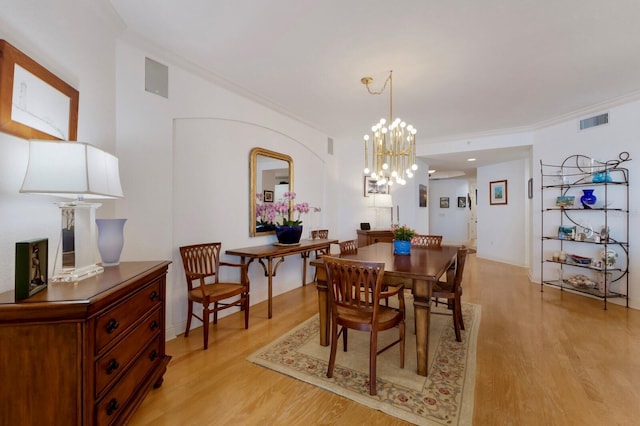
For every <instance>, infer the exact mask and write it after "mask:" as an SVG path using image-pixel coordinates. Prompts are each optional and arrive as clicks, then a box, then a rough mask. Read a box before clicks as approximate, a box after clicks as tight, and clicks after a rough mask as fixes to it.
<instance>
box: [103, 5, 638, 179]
mask: <svg viewBox="0 0 640 426" xmlns="http://www.w3.org/2000/svg"><path fill="white" fill-rule="evenodd" d="M105 1H110V3H111V4H112V6H113V7H114V8H115V10H116V11H117V13H118V14H119V15H120V17H121V18H122V20H123V21H124V22H125V24H126V26H127V30H126V33H127V34H128V35H130V36H134V37H141V38H143V39H146V40H148V41H151V42H153V43H154V44H156V45H158V46H160V47H161V48H162V49H164V50H167V51H169V52H171V53H172V54H173V55H177V56H179V57H181V58H183V59H184V60H186V61H188V62H190V63H192V64H194V65H196V66H198V67H201V68H202V69H204V70H207V72H209V73H210V74H211V75H212V76H213V77H214V79H216V80H217V81H218V82H219V81H226V82H228V85H229V86H232V87H236V89H238V90H239V91H241V92H243V93H244V94H250V95H251V96H252V97H254V98H255V99H259V100H261V101H262V102H264V103H266V104H268V105H270V106H272V107H275V108H277V109H279V110H281V111H283V112H286V113H288V114H290V115H292V116H294V117H296V118H299V119H301V120H303V121H304V122H306V123H308V124H310V125H312V126H314V127H316V128H317V129H320V130H322V131H323V132H325V133H327V134H328V135H330V136H332V137H334V138H335V139H336V140H337V141H338V142H339V143H350V142H352V143H361V142H360V141H361V140H362V136H363V135H364V133H366V132H368V130H369V129H370V128H371V126H372V125H373V124H375V122H377V121H378V119H379V118H380V117H388V115H389V97H388V91H386V92H385V93H384V94H383V95H381V96H372V95H370V94H369V93H368V92H367V90H366V88H365V87H364V86H363V85H362V84H361V83H360V79H361V77H363V76H372V77H373V78H374V81H373V84H372V88H373V89H374V90H377V89H381V88H382V84H383V83H384V80H385V79H386V77H387V75H388V72H389V70H393V101H394V102H393V110H394V115H395V116H400V117H402V118H403V119H404V120H406V121H407V122H408V123H411V124H413V125H414V126H415V127H417V129H418V135H417V143H419V144H420V143H427V142H429V141H435V140H440V141H441V140H443V139H446V138H448V137H453V136H454V135H469V134H471V135H473V134H476V135H477V134H480V133H483V132H491V131H496V130H497V129H511V128H522V127H529V126H532V125H535V124H536V123H540V122H544V121H546V120H550V119H552V118H554V117H559V116H563V115H565V114H569V113H572V112H574V111H577V110H581V109H583V108H587V107H589V106H592V105H595V104H598V103H601V102H604V101H608V100H611V99H614V98H617V97H620V96H623V95H627V94H629V93H631V92H635V91H638V90H639V89H640V24H639V18H640V1H639V0H610V1H602V0H599V1H595V0H482V1H470V0H395V1H389V0H384V1H382V0H320V1H318V0H313V1H311V0H233V1H230V0H229V1H222V0H188V1H177V0H136V1H132V0H105ZM520 151H521V150H515V154H520ZM501 154H502V153H501V152H494V153H493V156H492V157H491V158H493V159H494V160H493V161H496V160H497V161H502V157H501V156H500V155H501ZM504 154H506V155H508V156H512V155H514V152H512V150H506V151H505V152H504ZM465 155H466V154H465ZM509 159H510V158H509ZM435 160H436V159H433V161H435ZM441 160H444V161H445V162H446V161H450V162H454V161H457V160H456V159H455V158H449V159H447V158H446V156H445V158H439V159H438V161H441ZM463 160H466V158H464V159H463ZM463 165H464V166H466V165H465V164H463V163H455V164H451V165H450V166H448V167H450V168H460V167H462V166H463Z"/></svg>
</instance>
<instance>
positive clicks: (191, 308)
mask: <svg viewBox="0 0 640 426" xmlns="http://www.w3.org/2000/svg"><path fill="white" fill-rule="evenodd" d="M191 317H193V302H192V301H189V310H188V312H187V329H186V330H185V331H184V337H189V330H190V329H191Z"/></svg>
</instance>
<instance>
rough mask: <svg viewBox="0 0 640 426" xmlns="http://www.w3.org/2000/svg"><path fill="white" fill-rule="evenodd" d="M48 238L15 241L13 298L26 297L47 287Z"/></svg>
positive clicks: (20, 298)
mask: <svg viewBox="0 0 640 426" xmlns="http://www.w3.org/2000/svg"><path fill="white" fill-rule="evenodd" d="M48 259H49V240H48V239H46V238H41V239H35V240H29V241H19V242H17V243H16V278H15V290H16V291H15V294H16V296H15V299H16V300H22V299H27V298H29V297H31V296H33V295H34V294H36V293H37V292H39V291H41V290H44V289H45V288H47V281H48V279H49V274H48Z"/></svg>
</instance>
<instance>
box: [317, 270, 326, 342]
mask: <svg viewBox="0 0 640 426" xmlns="http://www.w3.org/2000/svg"><path fill="white" fill-rule="evenodd" d="M316 283H317V284H316V288H317V289H318V312H319V314H320V346H329V288H328V287H327V271H325V269H324V268H318V267H316Z"/></svg>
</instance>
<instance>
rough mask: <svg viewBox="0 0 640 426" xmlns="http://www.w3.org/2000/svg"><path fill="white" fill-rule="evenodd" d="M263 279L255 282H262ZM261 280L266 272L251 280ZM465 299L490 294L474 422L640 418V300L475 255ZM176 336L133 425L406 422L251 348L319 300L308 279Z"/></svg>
mask: <svg viewBox="0 0 640 426" xmlns="http://www.w3.org/2000/svg"><path fill="white" fill-rule="evenodd" d="M252 284H253V283H252ZM253 285H256V284H253ZM463 301H466V302H470V303H477V304H480V305H482V319H481V322H480V331H479V336H478V351H477V372H476V388H475V410H474V417H473V419H474V421H473V424H474V425H518V426H520V425H536V426H537V425H637V424H640V311H637V310H633V309H626V308H623V307H619V306H616V305H614V304H612V303H610V304H609V309H608V310H606V311H605V310H603V309H602V302H601V301H599V300H594V299H590V298H586V297H584V296H580V295H575V294H571V293H570V292H566V291H565V292H560V291H559V290H557V289H553V288H545V291H544V292H542V293H541V292H540V286H539V285H534V284H531V283H530V282H529V280H528V278H527V275H526V270H525V269H523V268H518V267H514V266H510V265H505V264H501V263H496V262H490V261H486V260H482V259H476V256H475V255H470V257H469V259H468V261H467V265H466V268H465V281H464V294H463ZM273 303H274V305H273V312H274V315H273V318H272V319H271V320H268V319H267V307H266V302H263V303H260V304H257V305H255V306H252V307H251V318H250V324H249V330H246V331H245V330H244V329H243V320H242V315H241V314H239V313H238V314H233V315H231V316H229V317H226V318H223V319H221V320H220V321H219V322H218V325H217V326H212V330H211V332H210V336H209V338H210V342H209V349H208V350H207V351H203V350H202V332H201V330H202V329H201V328H199V329H196V330H193V331H192V332H191V334H190V335H189V337H188V338H184V337H183V336H178V337H177V338H176V339H174V340H171V341H169V342H167V353H168V354H170V355H172V356H173V359H172V360H171V363H170V364H169V369H168V370H167V373H166V375H165V380H164V384H163V385H162V387H160V388H159V389H157V390H154V391H152V392H151V393H150V394H149V395H148V396H147V398H146V399H145V401H144V402H143V403H142V405H141V406H140V408H139V409H138V411H137V412H136V414H135V415H134V417H133V419H132V421H131V422H130V424H131V425H154V426H157V425H172V426H173V425H403V424H406V423H405V422H402V421H400V420H397V419H395V418H393V417H390V416H388V415H386V414H383V413H381V412H378V411H376V410H372V409H369V408H366V407H364V406H362V405H360V404H357V403H355V402H351V401H349V400H347V399H345V398H342V397H340V396H336V395H334V394H332V393H330V392H327V391H324V390H322V389H319V388H317V387H314V386H311V385H309V384H306V383H303V382H300V381H297V380H295V379H292V378H289V377H286V376H284V375H281V374H278V373H275V372H272V371H270V370H267V369H265V368H262V367H258V366H256V365H253V364H251V363H249V362H248V361H246V360H245V358H246V357H247V355H249V354H250V353H252V352H254V351H255V350H257V349H259V348H260V347H262V346H263V345H265V344H266V343H268V342H270V341H272V340H273V339H275V338H276V337H278V336H280V335H282V334H283V333H284V332H286V331H287V330H289V329H291V328H292V327H293V326H295V325H297V324H299V323H301V322H302V321H304V320H305V319H307V318H309V317H310V316H311V315H313V314H314V313H315V312H316V311H317V299H316V289H315V286H314V285H307V286H305V287H301V288H298V289H295V290H293V291H290V292H288V293H286V294H283V295H280V296H277V297H275V298H274V300H273Z"/></svg>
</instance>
